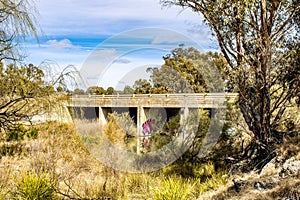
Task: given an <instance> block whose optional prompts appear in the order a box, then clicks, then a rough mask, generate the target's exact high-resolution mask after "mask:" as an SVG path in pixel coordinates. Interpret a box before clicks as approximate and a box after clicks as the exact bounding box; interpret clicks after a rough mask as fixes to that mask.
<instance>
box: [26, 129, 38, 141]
mask: <svg viewBox="0 0 300 200" xmlns="http://www.w3.org/2000/svg"><path fill="white" fill-rule="evenodd" d="M26 136H27V137H28V138H29V139H37V137H38V130H36V129H35V128H32V129H30V130H29V131H27V133H26Z"/></svg>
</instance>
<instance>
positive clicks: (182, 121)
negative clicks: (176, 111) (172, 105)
mask: <svg viewBox="0 0 300 200" xmlns="http://www.w3.org/2000/svg"><path fill="white" fill-rule="evenodd" d="M188 115H189V108H188V107H184V108H181V109H180V126H181V127H182V137H183V139H184V138H185V135H186V129H187V127H186V126H187V124H186V120H187V118H188Z"/></svg>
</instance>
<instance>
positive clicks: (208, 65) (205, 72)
mask: <svg viewBox="0 0 300 200" xmlns="http://www.w3.org/2000/svg"><path fill="white" fill-rule="evenodd" d="M219 57H220V56H219V55H218V54H212V53H205V54H204V53H203V54H202V53H200V52H199V51H198V50H196V49H195V48H192V47H190V48H184V46H183V45H179V47H178V48H175V49H174V50H172V52H171V54H169V55H166V56H165V57H164V61H165V64H164V65H163V66H161V68H148V69H147V71H148V72H150V73H151V81H152V82H153V84H154V86H153V89H152V90H151V93H189V92H192V93H194V92H195V93H200V92H208V91H222V90H223V89H224V88H223V80H222V77H221V76H220V73H219V71H218V68H217V67H216V66H215V62H214V59H216V58H219Z"/></svg>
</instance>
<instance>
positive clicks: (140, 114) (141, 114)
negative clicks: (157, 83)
mask: <svg viewBox="0 0 300 200" xmlns="http://www.w3.org/2000/svg"><path fill="white" fill-rule="evenodd" d="M145 121H146V115H145V109H144V108H143V107H142V106H139V107H138V108H137V146H136V151H137V154H140V153H141V147H142V146H141V145H142V143H141V139H142V136H143V127H142V125H143V123H144V122H145Z"/></svg>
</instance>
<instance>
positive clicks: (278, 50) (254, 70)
mask: <svg viewBox="0 0 300 200" xmlns="http://www.w3.org/2000/svg"><path fill="white" fill-rule="evenodd" d="M161 4H162V5H164V6H173V5H175V6H181V7H183V8H188V9H191V10H192V11H194V12H196V13H199V14H200V15H201V16H202V17H203V18H202V19H204V21H205V22H206V23H207V25H208V26H209V27H210V28H211V31H212V33H213V35H214V36H215V38H216V39H217V41H218V45H219V48H220V51H221V52H222V54H223V56H224V58H225V59H226V61H227V63H228V65H224V69H223V70H224V71H227V73H228V74H229V77H230V79H231V81H232V82H233V83H234V84H235V85H236V86H237V89H238V92H239V101H238V103H239V107H240V110H241V112H242V114H243V116H244V118H245V121H246V123H247V125H248V127H249V129H250V130H251V131H252V133H253V141H252V143H251V145H250V146H249V147H251V148H249V150H250V149H251V151H249V152H248V153H249V156H250V155H253V156H254V155H255V156H257V157H256V158H263V157H268V156H269V155H270V152H271V151H272V146H273V145H272V144H273V143H274V141H275V139H276V131H275V130H276V129H277V127H278V125H279V122H280V119H281V117H282V115H283V113H284V112H285V110H286V108H287V106H288V105H289V104H290V102H291V101H292V100H293V99H294V98H295V97H297V96H299V92H300V89H299V88H300V87H299V86H300V70H299V56H298V58H297V54H299V35H298V34H297V23H298V22H297V20H295V19H298V18H299V8H300V2H299V1H297V0H282V1H279V0H161ZM199 19H200V18H199ZM297 52H298V53H297ZM297 59H298V61H297ZM297 63H298V64H297Z"/></svg>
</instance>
